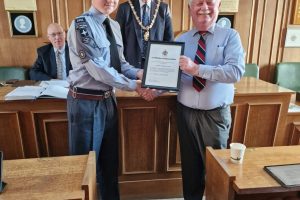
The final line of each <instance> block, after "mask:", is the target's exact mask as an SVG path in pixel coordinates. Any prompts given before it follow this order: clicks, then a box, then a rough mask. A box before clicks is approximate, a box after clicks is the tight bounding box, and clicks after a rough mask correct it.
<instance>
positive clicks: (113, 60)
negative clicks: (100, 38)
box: [103, 18, 121, 73]
mask: <svg viewBox="0 0 300 200" xmlns="http://www.w3.org/2000/svg"><path fill="white" fill-rule="evenodd" d="M103 24H104V25H105V29H106V34H107V39H108V40H109V42H110V47H109V48H110V65H111V66H112V67H114V68H115V69H116V70H117V71H118V72H119V73H121V62H120V57H119V53H118V49H117V43H116V39H115V36H114V34H113V32H112V29H111V26H110V22H109V19H108V18H106V19H105V20H104V22H103Z"/></svg>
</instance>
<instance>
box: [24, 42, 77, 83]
mask: <svg viewBox="0 0 300 200" xmlns="http://www.w3.org/2000/svg"><path fill="white" fill-rule="evenodd" d="M37 54H38V57H37V59H36V61H35V63H34V64H33V66H32V68H31V69H30V72H29V76H30V79H31V80H50V79H56V78H57V66H56V59H55V52H54V48H53V46H52V44H47V45H45V46H42V47H39V48H38V49H37ZM65 55H66V68H67V69H66V72H67V76H68V75H69V71H70V70H71V69H72V65H71V62H70V57H69V47H68V44H67V43H66V46H65Z"/></svg>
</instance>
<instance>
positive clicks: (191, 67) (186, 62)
mask: <svg viewBox="0 0 300 200" xmlns="http://www.w3.org/2000/svg"><path fill="white" fill-rule="evenodd" d="M179 66H180V69H181V70H182V71H184V72H185V73H187V74H191V75H193V76H198V74H199V65H197V64H196V63H194V62H193V61H192V60H191V59H190V58H189V57H186V56H180V59H179Z"/></svg>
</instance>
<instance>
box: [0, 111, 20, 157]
mask: <svg viewBox="0 0 300 200" xmlns="http://www.w3.org/2000/svg"><path fill="white" fill-rule="evenodd" d="M7 133H9V134H7ZM0 138H5V140H0V150H1V151H3V152H4V159H20V158H25V153H24V147H23V139H22V132H21V128H20V120H19V112H18V111H15V112H13V111H11V112H9V111H8V112H0ZM8 141H9V142H8ZM12 147H13V148H12Z"/></svg>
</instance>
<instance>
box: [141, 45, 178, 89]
mask: <svg viewBox="0 0 300 200" xmlns="http://www.w3.org/2000/svg"><path fill="white" fill-rule="evenodd" d="M183 52H184V43H183V42H158V41H149V44H148V49H147V57H146V61H145V67H144V74H143V80H142V87H144V88H154V89H162V90H179V83H180V76H181V70H180V68H179V57H180V55H183Z"/></svg>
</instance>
